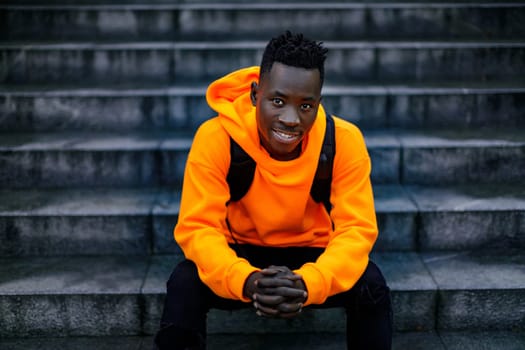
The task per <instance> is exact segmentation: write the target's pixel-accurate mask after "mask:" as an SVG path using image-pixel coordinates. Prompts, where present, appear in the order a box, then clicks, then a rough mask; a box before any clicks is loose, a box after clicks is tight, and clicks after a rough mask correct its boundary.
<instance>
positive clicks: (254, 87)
mask: <svg viewBox="0 0 525 350" xmlns="http://www.w3.org/2000/svg"><path fill="white" fill-rule="evenodd" d="M257 88H258V86H257V83H256V82H255V81H254V82H252V85H251V86H250V99H251V100H252V105H253V106H254V107H255V105H256V104H257Z"/></svg>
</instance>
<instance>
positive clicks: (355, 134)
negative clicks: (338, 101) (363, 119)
mask: <svg viewBox="0 0 525 350" xmlns="http://www.w3.org/2000/svg"><path fill="white" fill-rule="evenodd" d="M333 119H334V127H335V139H336V145H338V144H340V143H343V144H346V143H349V142H350V143H354V144H355V143H364V137H363V133H362V132H361V130H360V129H359V128H358V127H357V126H356V125H355V124H353V123H351V122H349V121H347V120H344V119H342V118H340V117H337V116H333Z"/></svg>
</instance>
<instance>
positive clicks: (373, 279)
mask: <svg viewBox="0 0 525 350" xmlns="http://www.w3.org/2000/svg"><path fill="white" fill-rule="evenodd" d="M232 248H233V249H235V250H236V251H237V254H238V255H239V256H243V257H245V258H247V259H248V261H250V263H251V264H252V265H254V266H256V267H259V268H261V269H262V268H265V267H268V266H270V265H284V266H287V267H289V268H290V269H292V270H294V269H297V268H299V267H300V266H302V265H303V264H304V263H306V262H314V261H315V260H316V259H317V257H319V255H320V254H321V253H322V252H323V249H322V248H268V247H258V246H251V245H235V246H232ZM348 263H349V264H351V263H352V262H351V261H349V262H348ZM246 307H251V304H250V303H244V302H241V301H237V300H231V299H224V298H221V297H219V296H217V295H216V294H214V293H213V292H212V291H211V290H210V289H209V288H208V287H207V286H206V285H205V284H204V283H202V281H201V280H200V278H199V276H198V274H197V268H196V266H195V264H194V263H193V262H192V261H190V260H184V261H182V262H181V263H180V264H179V265H177V267H176V268H175V269H174V270H173V273H172V274H171V276H170V278H169V280H168V282H167V294H166V299H165V304H164V310H163V314H162V318H161V324H160V330H159V331H158V332H157V335H156V337H155V343H156V346H157V347H158V349H160V350H168V349H169V350H178V349H206V316H207V313H208V311H209V310H210V309H211V308H216V309H223V310H236V309H241V308H246ZM308 307H313V308H329V307H343V308H345V310H346V316H347V335H346V337H347V345H348V349H355V350H357V349H359V350H360V349H367V350H376V349H377V350H383V349H390V348H391V341H392V306H391V299H390V289H389V288H388V286H387V285H386V282H385V279H384V277H383V275H382V274H381V271H380V270H379V268H378V267H377V266H376V265H375V264H374V263H373V262H372V261H370V262H369V264H368V267H367V268H366V270H365V272H364V273H363V275H362V276H361V278H360V279H359V281H358V282H357V283H356V284H355V285H354V287H353V288H352V289H350V290H349V291H347V292H343V293H340V294H337V295H334V296H332V297H329V298H328V299H327V300H326V302H325V303H324V304H322V305H310V306H308ZM298 317H300V316H298Z"/></svg>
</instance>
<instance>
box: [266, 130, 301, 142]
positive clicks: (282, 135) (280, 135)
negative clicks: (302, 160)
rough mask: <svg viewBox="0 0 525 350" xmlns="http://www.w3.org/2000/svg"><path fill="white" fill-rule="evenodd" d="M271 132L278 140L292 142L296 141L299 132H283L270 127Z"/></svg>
mask: <svg viewBox="0 0 525 350" xmlns="http://www.w3.org/2000/svg"><path fill="white" fill-rule="evenodd" d="M272 132H273V134H274V136H275V138H276V139H277V140H278V141H279V142H283V143H294V142H296V141H297V140H298V139H299V134H290V133H287V132H283V131H280V130H275V129H272Z"/></svg>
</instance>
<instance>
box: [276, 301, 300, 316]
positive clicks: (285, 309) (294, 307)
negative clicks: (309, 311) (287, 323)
mask: <svg viewBox="0 0 525 350" xmlns="http://www.w3.org/2000/svg"><path fill="white" fill-rule="evenodd" d="M302 308H303V303H281V304H279V305H278V306H277V310H278V311H279V313H280V314H290V313H298V312H300V310H301V309H302Z"/></svg>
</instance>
